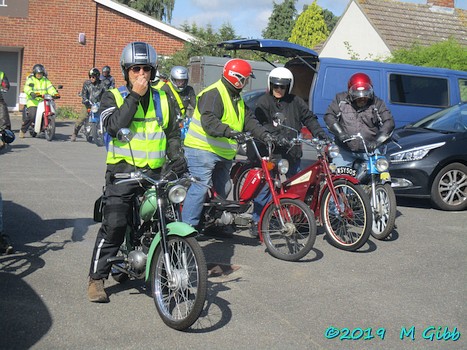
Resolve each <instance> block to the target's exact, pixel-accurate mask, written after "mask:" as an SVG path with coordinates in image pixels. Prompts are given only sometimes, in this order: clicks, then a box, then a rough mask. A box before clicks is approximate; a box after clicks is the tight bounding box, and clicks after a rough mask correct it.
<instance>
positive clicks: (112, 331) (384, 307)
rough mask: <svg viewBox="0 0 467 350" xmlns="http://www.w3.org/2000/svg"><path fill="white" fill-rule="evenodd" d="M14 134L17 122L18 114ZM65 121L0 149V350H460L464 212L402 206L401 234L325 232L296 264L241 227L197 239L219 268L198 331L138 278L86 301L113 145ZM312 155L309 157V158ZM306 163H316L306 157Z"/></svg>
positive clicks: (466, 315) (466, 317) (466, 282)
mask: <svg viewBox="0 0 467 350" xmlns="http://www.w3.org/2000/svg"><path fill="white" fill-rule="evenodd" d="M12 122H13V130H14V131H15V133H16V136H18V134H19V133H18V129H19V125H20V119H19V118H17V117H13V118H12ZM72 127H73V122H70V121H58V122H57V132H56V138H55V139H54V140H53V141H52V142H48V141H46V140H45V139H44V138H40V137H37V138H31V137H26V138H25V139H19V138H17V139H16V140H15V142H14V143H13V144H11V147H10V148H9V149H7V150H2V151H0V166H1V172H0V191H1V193H2V196H3V201H4V205H3V206H4V209H3V211H4V212H3V214H4V226H5V231H6V233H7V234H9V235H10V237H11V240H12V242H13V245H14V247H15V248H16V252H15V253H14V254H12V255H3V256H0V324H1V328H0V329H1V337H0V349H138V350H141V349H156V348H157V349H222V350H226V349H466V348H467V342H466V340H465V338H466V336H467V311H466V305H467V303H466V301H467V300H466V299H467V298H466V296H467V274H466V271H467V268H466V265H467V264H466V263H467V230H466V227H467V213H466V212H442V211H438V210H435V209H432V208H431V206H430V204H429V202H427V201H414V200H401V199H398V216H397V220H396V224H397V230H396V231H395V232H394V233H393V235H392V237H391V239H390V240H388V241H377V240H375V239H370V240H369V241H368V243H367V244H365V245H364V246H363V247H362V248H361V249H360V250H359V251H358V252H353V253H352V252H345V251H342V250H339V249H337V248H335V247H333V246H331V245H330V244H329V243H328V242H327V241H326V238H325V235H324V234H323V232H322V230H321V229H319V230H318V237H317V239H316V243H315V245H314V248H313V250H312V251H311V252H310V253H309V254H308V255H307V256H306V257H305V258H304V259H302V261H300V262H285V261H281V260H278V259H275V258H273V257H272V256H271V255H269V254H268V253H267V251H266V249H265V246H264V245H262V244H260V242H259V241H258V240H256V239H253V238H250V237H249V235H248V233H247V232H240V233H238V234H237V235H235V236H234V237H233V238H230V239H228V238H222V237H219V238H207V237H204V238H200V239H199V242H200V244H201V245H202V247H203V251H204V253H205V256H206V259H207V261H208V263H209V266H210V268H212V269H211V275H210V277H209V281H208V298H207V301H206V304H205V308H204V311H203V314H202V316H201V318H200V319H199V321H198V322H197V323H195V324H194V326H193V327H192V328H191V329H189V330H187V331H185V332H179V331H175V330H172V329H170V328H168V327H167V326H165V324H164V323H163V322H162V320H161V319H160V318H159V315H158V314H157V311H156V309H155V306H154V302H153V300H151V297H150V296H149V295H148V293H147V291H146V290H145V289H144V285H143V283H142V282H141V281H130V282H128V283H125V284H118V283H116V282H115V281H113V280H112V279H109V280H108V281H107V282H106V291H107V293H108V294H109V295H110V303H108V304H94V303H90V302H89V301H88V300H87V296H86V288H87V274H88V269H89V264H90V259H91V253H92V248H93V245H94V240H95V237H96V234H97V231H98V228H99V225H98V224H96V223H95V222H94V221H93V220H92V213H93V205H94V201H95V200H96V199H97V198H98V197H99V195H100V193H101V189H102V185H103V183H104V172H105V150H104V149H103V148H99V147H96V146H95V145H93V144H89V143H87V142H86V141H85V140H84V139H83V138H82V136H81V138H78V140H77V142H75V143H72V142H70V135H71V133H72ZM309 155H310V154H309V153H307V156H309ZM308 161H310V160H309V159H308Z"/></svg>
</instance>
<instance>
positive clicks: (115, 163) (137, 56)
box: [88, 42, 186, 303]
mask: <svg viewBox="0 0 467 350" xmlns="http://www.w3.org/2000/svg"><path fill="white" fill-rule="evenodd" d="M120 65H121V67H122V73H123V78H124V79H125V81H126V82H127V85H126V86H125V87H121V88H119V89H110V90H107V91H106V92H104V94H103V95H102V99H101V105H100V109H99V112H98V113H99V114H100V116H101V118H102V124H103V126H104V127H105V129H106V132H107V134H108V135H109V137H111V138H112V139H111V140H110V143H109V145H108V151H107V169H106V174H105V190H104V194H103V196H102V202H103V203H104V206H103V209H102V225H101V227H100V229H99V231H98V233H97V237H96V242H95V244H94V249H93V253H92V258H91V266H90V268H89V283H88V299H89V301H92V302H98V303H105V302H108V301H109V298H108V296H107V293H106V292H105V290H104V280H105V279H107V278H108V276H109V274H110V270H111V265H112V263H111V262H110V261H111V260H112V258H114V257H115V256H116V255H117V253H118V250H119V248H120V246H121V244H122V243H123V241H124V237H125V232H126V229H127V226H128V225H131V224H132V223H131V217H132V215H131V210H132V204H133V199H134V197H135V196H138V195H141V194H142V193H144V191H145V188H144V185H143V186H142V185H140V184H139V183H135V182H125V183H118V176H116V175H117V174H121V173H130V172H133V171H135V168H136V170H137V171H142V172H145V173H146V174H147V175H148V176H150V177H152V178H157V177H159V176H160V174H161V172H162V167H163V166H164V163H166V161H168V162H169V164H168V167H167V170H169V169H171V170H172V171H173V172H174V173H176V174H178V175H180V174H182V173H184V172H185V171H186V161H185V158H184V155H183V149H182V148H181V140H180V130H179V128H178V123H177V118H176V114H175V107H174V105H173V103H172V102H171V101H170V100H169V99H168V98H167V96H166V94H165V93H164V92H160V91H159V92H158V91H157V90H155V89H153V88H151V86H150V81H151V80H154V77H155V76H156V70H157V53H156V50H154V48H153V47H152V46H151V45H149V44H147V43H144V42H132V43H129V44H128V45H127V46H126V47H125V48H124V49H123V52H122V55H121V58H120ZM122 128H129V129H130V130H131V131H132V133H133V138H132V139H131V141H129V142H126V143H125V142H120V141H118V139H117V134H118V132H119V130H120V129H122ZM130 144H131V152H130ZM131 153H133V156H134V157H132V156H131ZM166 159H167V160H166ZM133 160H134V162H133Z"/></svg>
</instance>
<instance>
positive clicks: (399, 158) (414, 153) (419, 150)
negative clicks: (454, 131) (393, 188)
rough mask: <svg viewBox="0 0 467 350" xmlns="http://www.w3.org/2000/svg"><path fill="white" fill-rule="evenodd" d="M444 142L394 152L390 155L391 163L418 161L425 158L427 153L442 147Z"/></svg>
mask: <svg viewBox="0 0 467 350" xmlns="http://www.w3.org/2000/svg"><path fill="white" fill-rule="evenodd" d="M445 143H446V142H438V143H434V144H432V145H426V146H422V147H416V148H411V149H408V150H406V151H401V152H396V153H393V154H391V162H392V163H403V162H411V161H414V160H420V159H423V158H425V156H426V155H427V154H428V152H429V151H431V150H432V149H435V148H439V147H441V146H444V144H445Z"/></svg>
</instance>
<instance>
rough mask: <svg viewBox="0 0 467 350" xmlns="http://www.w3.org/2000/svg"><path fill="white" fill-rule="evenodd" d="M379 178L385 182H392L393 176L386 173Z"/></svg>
mask: <svg viewBox="0 0 467 350" xmlns="http://www.w3.org/2000/svg"><path fill="white" fill-rule="evenodd" d="M379 178H380V179H381V180H384V181H389V180H391V175H389V173H388V172H387V171H386V172H384V173H381V174H379Z"/></svg>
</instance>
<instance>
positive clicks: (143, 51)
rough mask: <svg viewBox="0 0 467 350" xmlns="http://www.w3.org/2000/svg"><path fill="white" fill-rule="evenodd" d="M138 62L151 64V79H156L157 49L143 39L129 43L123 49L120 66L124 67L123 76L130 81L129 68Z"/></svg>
mask: <svg viewBox="0 0 467 350" xmlns="http://www.w3.org/2000/svg"><path fill="white" fill-rule="evenodd" d="M137 64H142V65H148V66H151V67H152V70H151V80H154V78H155V77H156V71H157V53H156V50H154V48H153V47H152V46H151V45H149V44H147V43H143V42H141V41H135V42H132V43H129V44H128V45H127V46H125V48H124V49H123V51H122V56H121V57H120V66H121V67H122V73H123V78H124V79H125V80H126V81H128V69H129V68H130V67H131V66H134V65H137Z"/></svg>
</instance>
